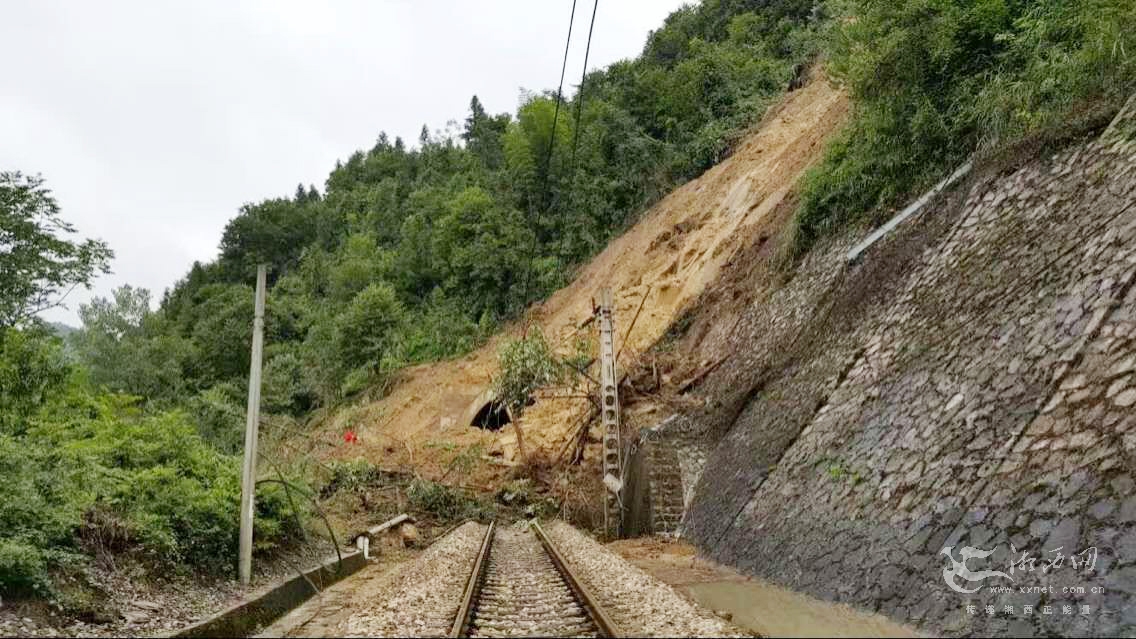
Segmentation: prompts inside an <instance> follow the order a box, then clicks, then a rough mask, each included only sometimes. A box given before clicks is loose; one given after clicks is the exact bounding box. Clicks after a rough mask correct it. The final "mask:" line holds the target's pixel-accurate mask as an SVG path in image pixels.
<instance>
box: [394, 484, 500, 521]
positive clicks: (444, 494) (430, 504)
mask: <svg viewBox="0 0 1136 639" xmlns="http://www.w3.org/2000/svg"><path fill="white" fill-rule="evenodd" d="M406 496H407V501H408V502H409V504H410V507H411V508H412V509H414V510H415V511H417V512H421V513H429V514H430V515H432V516H434V517H436V518H438V519H440V520H442V521H454V520H457V519H463V518H467V517H469V518H477V517H479V516H481V515H482V514H483V513H482V508H481V504H479V503H478V502H477V501H476V500H475V499H472V498H470V497H467V496H466V495H464V494H462V493H461V492H459V491H457V490H455V489H453V488H450V487H449V486H446V485H444V484H439V483H437V482H432V481H427V480H424V479H416V480H414V481H413V482H411V484H410V488H409V489H408V490H407V493H406Z"/></svg>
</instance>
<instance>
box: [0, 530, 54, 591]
mask: <svg viewBox="0 0 1136 639" xmlns="http://www.w3.org/2000/svg"><path fill="white" fill-rule="evenodd" d="M48 587H49V586H48V576H47V562H46V561H44V558H43V553H42V552H41V551H40V549H39V548H37V547H35V546H34V545H32V544H29V543H25V542H21V541H19V540H16V539H3V538H0V592H2V593H4V594H6V595H12V596H16V597H20V596H30V595H37V594H38V595H44V594H46V593H47V591H48Z"/></svg>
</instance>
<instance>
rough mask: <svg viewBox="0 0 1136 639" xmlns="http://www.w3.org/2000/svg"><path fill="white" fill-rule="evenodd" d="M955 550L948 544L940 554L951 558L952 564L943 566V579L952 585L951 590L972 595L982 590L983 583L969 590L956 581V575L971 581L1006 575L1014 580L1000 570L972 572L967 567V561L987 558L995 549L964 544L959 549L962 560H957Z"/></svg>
mask: <svg viewBox="0 0 1136 639" xmlns="http://www.w3.org/2000/svg"><path fill="white" fill-rule="evenodd" d="M953 552H954V546H947V547H946V548H943V549H942V550H940V551H939V554H940V555H946V556H947V559H950V560H951V565H949V566H947V567H945V568H943V581H945V582H947V585H948V586H950V587H951V590H953V591H955V592H959V593H962V594H964V595H972V594H974V593H976V592H978V591H979V590H982V585H981V584H979V585H978V586H976V587H975V588H974V589H973V590H967V589H966V588H963V587H961V586H959V585H958V584H956V583H955V577H962V578H963V579H965V580H966V581H971V582H974V581H982V580H983V579H986V578H988V577H1005V578H1006V579H1009V580H1010V581H1013V580H1014V578H1013V577H1011V576H1010V575H1007V574H1006V573H1004V572H1002V571H1000V570H979V571H978V572H971V570H970V569H969V568H967V567H966V562H967V561H969V560H971V559H985V558H986V557H989V556H990V555H992V554H994V551H993V550H980V549H978V548H974V547H973V546H963V547H962V550H960V551H959V554H961V555H962V561H956V560H955V558H954V554H953Z"/></svg>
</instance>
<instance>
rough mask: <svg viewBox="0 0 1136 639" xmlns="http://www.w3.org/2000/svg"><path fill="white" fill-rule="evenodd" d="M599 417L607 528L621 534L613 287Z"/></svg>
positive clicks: (606, 311)
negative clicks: (601, 431) (601, 428)
mask: <svg viewBox="0 0 1136 639" xmlns="http://www.w3.org/2000/svg"><path fill="white" fill-rule="evenodd" d="M600 298H601V303H600V402H601V406H602V410H601V411H600V419H601V423H602V424H603V474H604V477H603V484H604V531H605V532H606V533H607V534H608V535H609V536H611V537H618V536H619V533H620V528H621V527H622V526H621V524H622V521H623V509H622V507H621V505H620V501H621V500H620V491H621V490H622V488H623V486H622V480H621V477H623V473H622V472H621V469H622V463H621V462H622V460H621V459H620V456H621V454H622V453H621V446H620V442H619V378H618V377H616V373H615V339H614V337H613V334H614V330H613V327H612V299H611V289H606V288H605V289H603V291H601V293H600Z"/></svg>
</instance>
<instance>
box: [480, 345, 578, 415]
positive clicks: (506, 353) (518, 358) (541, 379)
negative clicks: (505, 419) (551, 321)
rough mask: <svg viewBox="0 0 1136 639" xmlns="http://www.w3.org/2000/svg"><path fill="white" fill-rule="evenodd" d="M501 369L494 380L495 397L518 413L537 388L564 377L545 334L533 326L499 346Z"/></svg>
mask: <svg viewBox="0 0 1136 639" xmlns="http://www.w3.org/2000/svg"><path fill="white" fill-rule="evenodd" d="M497 359H498V365H499V367H500V372H499V373H498V374H497V377H495V378H494V379H493V390H494V391H495V392H496V393H497V398H498V399H499V400H500V401H502V402H505V403H507V404H508V405H509V407H510V408H512V409H513V410H514V411H515V412H517V413H520V411H522V410H523V409H524V406H525V404H527V403H528V401H529V397H530V396H531V395H532V394H533V392H534V391H536V389H538V388H540V387H542V386H547V385H548V384H553V383H556V382H558V381H560V380H561V379H563V376H564V371H563V368H562V367H561V365H560V364H559V363H557V361H556V360H555V358H554V357H553V356H552V351H551V350H550V349H549V348H548V342H546V341H544V334H543V333H541V332H540V329H538V328H536V327H533V328H531V329H530V330H529V332H528V334H527V335H526V336H524V337H522V338H521V339H518V340H509V341H506V342H505V343H504V344H502V345H501V350H500V351H499V353H498V357H497Z"/></svg>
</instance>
